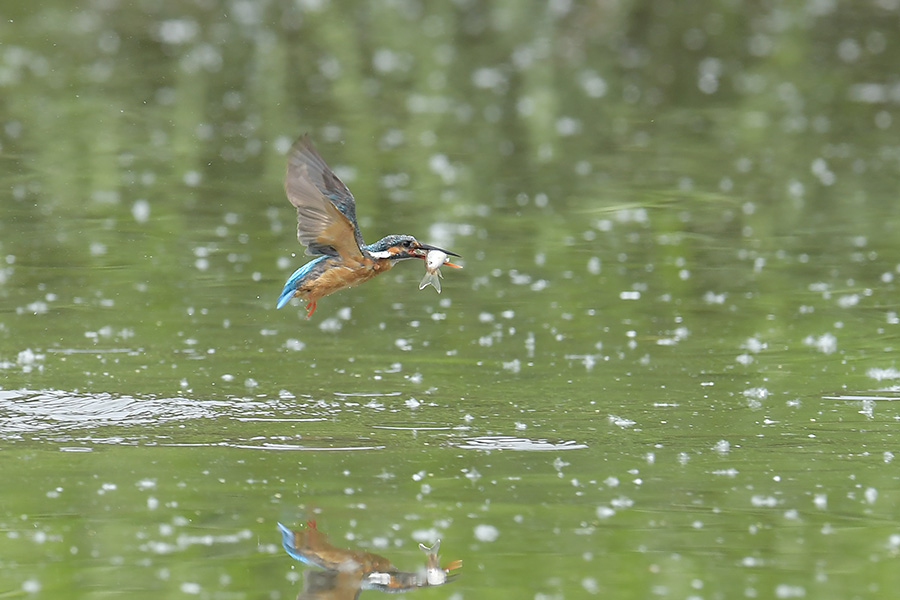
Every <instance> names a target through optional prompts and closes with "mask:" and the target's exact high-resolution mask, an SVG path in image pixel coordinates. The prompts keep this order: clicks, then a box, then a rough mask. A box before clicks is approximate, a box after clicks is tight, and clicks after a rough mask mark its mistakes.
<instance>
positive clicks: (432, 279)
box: [419, 250, 449, 294]
mask: <svg viewBox="0 0 900 600" xmlns="http://www.w3.org/2000/svg"><path fill="white" fill-rule="evenodd" d="M446 262H449V261H448V260H447V254H446V253H445V252H441V251H440V250H429V251H428V255H427V256H426V257H425V276H424V277H422V281H421V282H419V289H420V290H424V289H425V287H426V286H428V285H429V284H430V285H432V286H434V289H436V290H437V293H438V294H440V293H441V279H442V278H443V277H444V276H443V275H441V266H443V264H444V263H446Z"/></svg>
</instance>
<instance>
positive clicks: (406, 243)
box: [403, 240, 412, 248]
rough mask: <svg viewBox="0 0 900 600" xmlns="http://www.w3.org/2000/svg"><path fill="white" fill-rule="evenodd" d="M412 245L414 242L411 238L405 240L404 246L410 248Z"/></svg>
mask: <svg viewBox="0 0 900 600" xmlns="http://www.w3.org/2000/svg"><path fill="white" fill-rule="evenodd" d="M410 246H412V242H410V241H409V240H403V247H404V248H409V247H410Z"/></svg>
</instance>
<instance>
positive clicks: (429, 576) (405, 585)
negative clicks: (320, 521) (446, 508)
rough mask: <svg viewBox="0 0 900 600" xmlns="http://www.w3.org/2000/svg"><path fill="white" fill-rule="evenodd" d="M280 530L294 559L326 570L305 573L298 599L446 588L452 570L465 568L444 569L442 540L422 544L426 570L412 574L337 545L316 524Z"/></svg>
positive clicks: (376, 557)
mask: <svg viewBox="0 0 900 600" xmlns="http://www.w3.org/2000/svg"><path fill="white" fill-rule="evenodd" d="M278 529H279V531H281V544H282V545H283V546H284V549H285V551H286V552H287V553H288V554H289V555H290V556H291V557H293V558H295V559H297V560H299V561H300V562H302V563H305V564H307V565H310V566H313V567H318V568H320V569H323V570H321V571H318V570H312V569H310V570H307V571H306V572H305V573H304V574H303V589H302V590H301V591H300V594H299V595H298V596H297V600H346V599H353V598H358V597H359V593H360V592H361V591H362V590H381V591H383V592H405V591H408V590H413V589H416V588H420V587H429V586H436V585H443V584H445V583H447V582H449V581H452V580H453V578H454V577H455V576H456V575H455V574H450V571H452V570H454V569H458V568H460V567H461V566H462V561H459V560H454V561H452V562H450V563H448V564H447V566H446V567H441V566H440V563H439V559H438V550H440V547H441V541H440V540H438V541H437V542H436V543H435V544H434V545H433V546H431V547H430V548H429V547H427V546H425V545H424V544H419V548H420V549H421V550H422V551H423V552H425V568H424V569H420V570H418V571H414V572H409V571H400V570H399V569H397V567H395V566H394V565H393V564H392V563H391V561H389V560H388V559H387V558H385V557H383V556H379V555H378V554H374V553H372V552H366V551H364V550H352V549H349V548H338V547H336V546H333V545H332V544H330V543H329V542H328V536H327V535H325V534H324V533H322V532H321V531H319V530H318V528H316V522H315V521H307V522H306V527H305V528H304V529H300V530H297V531H293V530H291V529H288V528H287V527H286V526H284V525H282V524H281V523H278Z"/></svg>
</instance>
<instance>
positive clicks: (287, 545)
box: [278, 523, 319, 567]
mask: <svg viewBox="0 0 900 600" xmlns="http://www.w3.org/2000/svg"><path fill="white" fill-rule="evenodd" d="M278 531H280V532H281V545H282V546H284V551H285V552H287V553H288V556H290V557H291V558H294V559H297V560H299V561H300V562H302V563H305V564H307V565H312V566H314V567H317V566H319V565H317V564H316V563H314V562H312V561H311V560H309V559H308V558H307V557H306V556H304V555H303V554H302V553H301V552H300V551H299V550H297V548H296V547H294V532H293V531H291V530H290V529H288V528H287V526H285V525H282V524H281V523H278Z"/></svg>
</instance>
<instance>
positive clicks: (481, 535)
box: [475, 524, 500, 542]
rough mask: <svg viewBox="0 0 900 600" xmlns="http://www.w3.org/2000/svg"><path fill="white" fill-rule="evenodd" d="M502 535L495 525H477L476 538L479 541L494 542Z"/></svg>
mask: <svg viewBox="0 0 900 600" xmlns="http://www.w3.org/2000/svg"><path fill="white" fill-rule="evenodd" d="M498 537H500V531H499V530H498V529H497V528H496V527H494V526H493V525H485V524H481V525H476V526H475V539H477V540H478V541H479V542H494V541H496V540H497V538H498Z"/></svg>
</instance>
